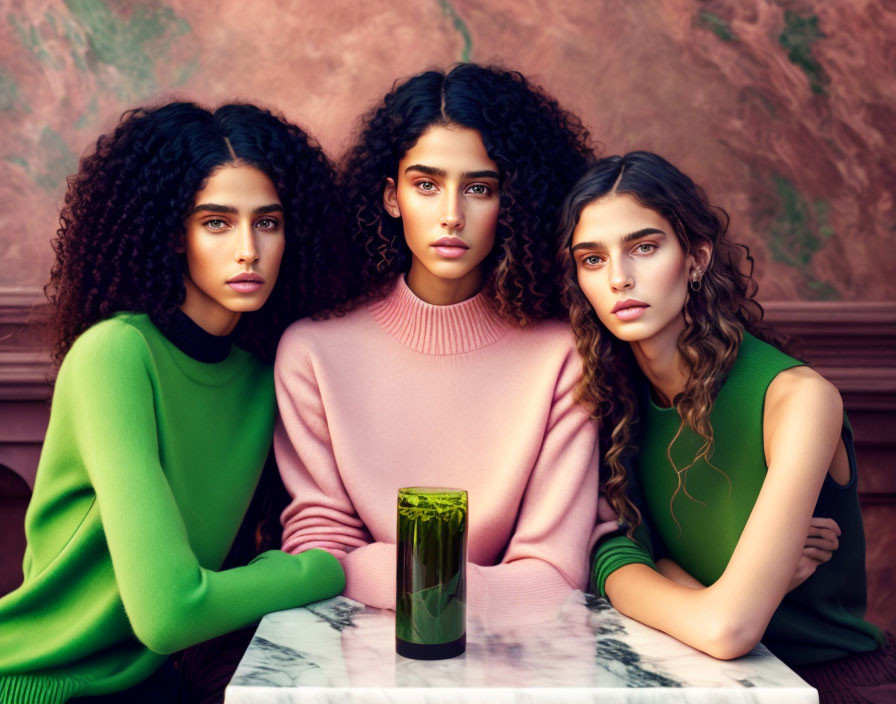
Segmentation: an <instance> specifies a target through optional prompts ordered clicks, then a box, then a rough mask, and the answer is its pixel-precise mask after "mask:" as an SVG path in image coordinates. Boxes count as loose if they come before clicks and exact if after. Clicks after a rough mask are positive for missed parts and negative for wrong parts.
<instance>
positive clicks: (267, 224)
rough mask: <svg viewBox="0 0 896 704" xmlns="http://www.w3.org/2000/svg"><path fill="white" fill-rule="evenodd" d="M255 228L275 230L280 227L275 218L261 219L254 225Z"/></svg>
mask: <svg viewBox="0 0 896 704" xmlns="http://www.w3.org/2000/svg"><path fill="white" fill-rule="evenodd" d="M255 227H257V228H258V229H259V230H276V229H277V228H278V227H280V221H279V220H276V219H275V218H261V219H260V220H259V221H258V222H256V223H255Z"/></svg>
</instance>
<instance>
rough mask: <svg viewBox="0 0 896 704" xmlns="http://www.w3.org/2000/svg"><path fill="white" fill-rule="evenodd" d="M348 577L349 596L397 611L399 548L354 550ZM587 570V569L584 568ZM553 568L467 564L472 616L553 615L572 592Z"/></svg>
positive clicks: (346, 561)
mask: <svg viewBox="0 0 896 704" xmlns="http://www.w3.org/2000/svg"><path fill="white" fill-rule="evenodd" d="M341 562H342V565H343V568H344V569H345V575H346V587H345V592H344V594H345V596H347V597H349V598H350V599H354V600H356V601H360V602H362V603H364V604H368V605H370V606H374V607H376V608H381V609H394V608H395V589H396V546H395V545H394V544H393V543H371V544H369V545H365V546H364V547H361V548H358V549H357V550H353V551H352V552H350V553H349V554H347V555H346V556H345V557H344V558H343V559H342V560H341ZM583 572H584V570H583ZM582 588H584V576H582V579H581V583H576V584H571V583H570V582H569V581H567V579H566V577H564V576H563V575H562V574H561V573H560V571H559V570H557V569H556V567H554V566H553V565H551V564H549V563H547V562H544V561H543V560H538V559H523V560H517V561H514V562H509V563H501V564H498V565H491V566H482V565H477V564H475V563H472V562H468V563H467V605H468V609H469V613H471V614H476V615H477V617H479V618H480V619H482V620H483V621H486V622H490V623H495V622H497V621H499V620H506V619H507V618H509V617H515V618H517V619H518V618H520V617H521V615H522V618H523V619H525V620H533V619H539V618H542V617H544V616H545V615H550V614H553V613H555V612H556V609H557V608H558V607H559V605H560V604H561V603H562V602H563V600H564V599H565V598H566V596H567V595H568V594H569V592H570V591H572V590H573V589H582Z"/></svg>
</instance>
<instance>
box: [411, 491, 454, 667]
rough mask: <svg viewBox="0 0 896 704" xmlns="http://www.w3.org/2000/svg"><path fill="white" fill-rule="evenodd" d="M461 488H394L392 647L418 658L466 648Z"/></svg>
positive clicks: (444, 655) (440, 656) (436, 657)
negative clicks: (395, 537)
mask: <svg viewBox="0 0 896 704" xmlns="http://www.w3.org/2000/svg"><path fill="white" fill-rule="evenodd" d="M466 564H467V492H466V491H463V490H462V489H439V488H431V487H410V488H406V489H399V490H398V574H397V592H396V595H395V650H396V652H397V653H398V654H399V655H403V656H405V657H408V658H416V659H418V660H441V659H443V658H453V657H455V656H456V655H460V654H461V653H463V652H464V650H465V649H466V647H467V626H466V616H467V580H466Z"/></svg>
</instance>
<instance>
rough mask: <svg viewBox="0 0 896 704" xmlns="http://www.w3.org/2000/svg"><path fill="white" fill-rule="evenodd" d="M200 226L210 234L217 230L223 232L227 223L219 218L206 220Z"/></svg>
mask: <svg viewBox="0 0 896 704" xmlns="http://www.w3.org/2000/svg"><path fill="white" fill-rule="evenodd" d="M202 224H203V226H204V227H206V228H208V229H209V230H211V231H212V232H217V231H218V230H223V229H224V228H226V227H227V224H228V223H227V221H226V220H222V219H221V218H212V219H211V220H206V221H205V222H204V223H202Z"/></svg>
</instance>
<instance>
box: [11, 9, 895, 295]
mask: <svg viewBox="0 0 896 704" xmlns="http://www.w3.org/2000/svg"><path fill="white" fill-rule="evenodd" d="M0 8H2V13H0V203H2V207H0V251H3V252H4V253H5V256H4V262H5V266H3V267H2V269H0V287H19V286H27V287H31V286H38V285H40V284H42V283H43V282H44V281H45V279H46V276H47V271H48V270H49V266H50V263H51V258H52V253H51V250H50V247H49V240H50V239H51V237H52V236H53V232H54V230H55V227H56V218H57V214H58V210H59V206H60V202H61V198H62V195H63V194H64V188H65V187H64V181H65V176H66V175H67V174H69V173H71V172H72V171H73V170H74V169H75V168H76V164H77V159H78V156H79V155H80V154H82V153H83V152H84V151H85V149H87V148H88V146H89V145H90V143H91V142H92V140H94V139H95V138H96V136H97V135H98V134H99V133H100V132H101V131H105V130H108V129H109V128H110V127H111V126H112V125H113V124H114V122H115V121H116V119H117V116H118V115H119V114H120V113H121V112H122V111H123V110H124V109H126V108H128V107H130V106H133V105H136V104H142V103H146V102H155V101H159V100H162V99H166V98H170V97H174V96H177V97H181V98H189V99H193V100H196V101H199V102H201V103H205V104H209V105H214V104H216V103H219V102H222V101H226V100H230V99H235V98H236V99H242V100H249V101H253V102H258V103H261V104H264V105H267V106H271V107H275V108H277V109H279V110H280V111H282V112H283V113H285V114H286V115H287V116H288V117H289V118H291V119H293V120H295V121H297V122H299V123H301V124H303V125H304V126H306V127H307V128H308V129H309V130H310V131H311V132H312V133H314V134H315V135H317V137H318V138H319V139H320V140H321V142H322V143H323V144H324V146H325V147H326V148H327V149H328V150H329V151H330V152H331V153H332V154H333V155H334V156H335V155H338V154H339V152H340V151H341V150H342V148H343V147H344V146H345V144H346V143H347V140H348V139H349V138H350V135H351V131H352V129H353V126H354V125H355V121H356V117H357V115H358V114H360V113H361V112H362V111H363V110H364V109H366V108H367V107H369V106H370V105H371V104H372V103H373V102H375V101H376V100H377V99H378V98H379V97H381V96H382V95H383V94H384V93H385V92H386V91H387V90H388V89H389V87H390V85H391V84H392V82H393V80H395V78H397V77H402V76H408V75H410V74H413V73H415V72H417V71H419V70H422V69H424V68H428V67H431V66H445V65H448V64H450V63H451V62H453V61H457V60H460V59H462V58H470V59H472V60H476V61H499V62H501V63H503V64H505V65H507V66H510V67H515V68H519V69H520V70H522V71H523V72H524V73H526V74H528V75H530V76H533V77H534V78H535V79H536V80H538V81H539V82H541V83H542V84H543V85H544V86H545V87H547V88H548V89H549V90H550V91H551V92H553V93H554V94H556V95H557V96H558V97H559V98H560V99H561V101H563V102H564V103H565V104H566V105H567V106H569V107H570V108H572V109H574V110H576V111H577V112H579V113H580V114H581V115H582V117H583V119H584V121H585V122H586V124H587V125H589V126H590V128H591V130H592V133H593V135H594V136H595V137H596V138H597V139H598V140H599V141H601V142H602V143H603V144H604V145H605V149H604V151H605V152H607V153H615V152H619V151H623V150H629V149H634V148H646V149H652V150H655V151H659V152H661V153H663V154H665V155H667V156H668V157H669V158H671V159H672V160H673V161H676V162H677V163H679V164H680V165H681V166H682V167H683V168H684V169H685V170H686V171H688V172H690V173H691V174H692V175H693V176H694V177H695V179H696V180H697V181H698V182H702V183H704V184H705V185H706V186H708V188H709V191H710V193H711V195H712V197H713V198H714V199H715V200H716V201H717V202H718V203H720V204H722V205H724V206H725V207H726V208H727V209H729V211H730V212H731V214H732V216H733V223H734V225H733V228H734V231H735V233H736V235H737V236H738V237H739V238H741V239H742V240H744V241H746V242H747V243H749V244H750V245H751V247H752V248H753V249H754V252H755V255H756V260H757V271H758V278H759V281H760V284H761V297H762V298H763V299H765V300H772V299H783V300H815V299H820V300H823V299H841V300H876V299H888V298H892V290H893V289H892V283H891V282H892V279H893V277H894V275H896V255H894V248H893V245H892V241H893V236H894V233H896V216H894V203H893V193H894V192H896V148H894V146H893V142H892V135H893V132H894V125H896V101H894V98H896V81H894V78H893V73H892V71H893V67H894V66H896V41H894V39H893V37H896V2H894V0H855V1H854V2H848V3H846V2H838V3H829V2H826V1H825V0H802V1H800V0H744V1H742V2H734V1H733V0H728V1H716V0H706V1H698V0H638V1H636V2H635V1H629V2H618V1H615V0H607V1H605V2H594V1H593V0H567V1H566V2H562V3H559V2H558V3H539V2H534V1H530V0H490V1H489V2H474V1H473V0H423V1H420V0H416V1H414V2H412V1H411V0H388V1H385V0H382V1H380V2H375V1H374V2H366V3H359V2H356V1H354V0H352V1H347V0H330V1H328V2H316V3H313V2H310V1H303V2H296V1H294V0H293V1H290V0H267V1H265V2H255V3H236V2H227V1H224V2H202V3H199V2H190V1H189V0H158V1H155V2H154V1H150V0H125V1H119V2H112V0H67V1H66V2H50V1H48V0H19V1H14V0H2V2H0Z"/></svg>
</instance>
